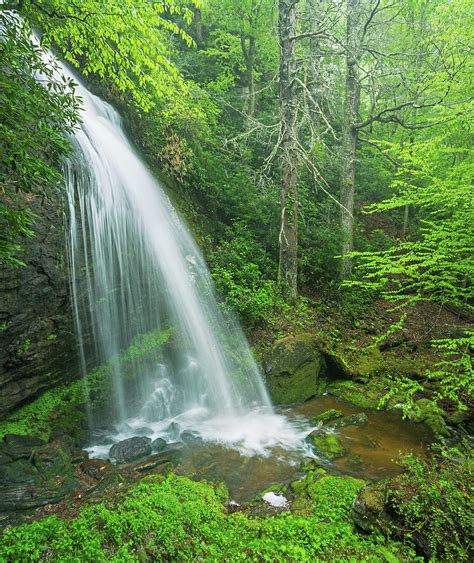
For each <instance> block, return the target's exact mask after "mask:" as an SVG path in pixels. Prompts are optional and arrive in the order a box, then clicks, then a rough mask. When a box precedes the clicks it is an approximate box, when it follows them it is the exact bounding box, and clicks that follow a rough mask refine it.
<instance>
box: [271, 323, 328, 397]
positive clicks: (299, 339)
mask: <svg viewBox="0 0 474 563" xmlns="http://www.w3.org/2000/svg"><path fill="white" fill-rule="evenodd" d="M263 367H264V373H265V379H266V383H267V387H268V390H269V392H270V395H271V397H272V399H273V402H274V403H280V404H282V403H286V404H290V403H301V402H303V401H306V400H307V399H310V398H311V397H314V396H315V395H321V394H322V393H323V392H324V390H325V388H326V383H327V382H326V378H325V376H324V373H325V367H326V364H325V361H324V357H323V354H322V353H321V352H320V351H319V349H318V348H317V344H316V340H315V337H314V336H313V335H311V334H300V335H297V336H287V337H286V338H282V339H281V340H277V342H275V344H274V346H273V348H272V350H271V351H270V353H268V354H267V355H266V357H265V358H264V361H263Z"/></svg>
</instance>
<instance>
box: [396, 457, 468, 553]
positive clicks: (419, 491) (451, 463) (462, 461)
mask: <svg viewBox="0 0 474 563" xmlns="http://www.w3.org/2000/svg"><path fill="white" fill-rule="evenodd" d="M403 467H404V469H405V471H404V473H402V474H401V475H400V476H398V477H397V478H395V479H394V480H393V481H392V482H391V484H390V489H389V493H388V502H389V505H390V506H391V507H392V509H393V510H394V511H395V512H396V514H397V516H398V517H400V518H401V520H402V522H403V526H404V527H405V530H406V531H407V534H408V537H410V536H411V537H417V536H418V537H419V538H422V540H423V541H424V542H426V544H427V545H426V547H427V548H428V549H429V550H430V551H431V552H432V553H433V556H434V558H433V560H436V561H469V560H470V547H472V546H470V540H471V539H472V536H471V533H472V502H471V500H472V460H470V459H469V456H468V455H467V456H466V455H465V453H464V454H463V453H461V452H459V451H458V450H443V449H441V450H440V452H439V455H438V456H437V457H436V459H434V460H430V461H429V462H427V461H425V460H422V459H420V458H417V457H415V456H413V455H409V456H406V457H405V458H404V459H403ZM471 555H472V553H471Z"/></svg>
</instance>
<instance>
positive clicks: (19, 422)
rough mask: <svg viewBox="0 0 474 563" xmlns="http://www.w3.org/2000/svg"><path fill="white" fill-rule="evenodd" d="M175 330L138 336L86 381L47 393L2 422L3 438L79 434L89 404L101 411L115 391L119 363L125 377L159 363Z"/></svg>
mask: <svg viewBox="0 0 474 563" xmlns="http://www.w3.org/2000/svg"><path fill="white" fill-rule="evenodd" d="M171 333H172V329H169V328H168V329H165V330H156V331H151V332H148V333H146V334H142V335H139V336H137V337H136V338H135V339H134V340H133V341H132V343H131V345H130V346H129V347H128V348H127V349H126V350H124V351H123V352H122V353H121V354H120V355H119V357H118V359H117V358H113V359H112V360H110V361H109V362H107V363H106V364H103V365H101V366H99V367H97V368H95V369H94V370H92V371H91V372H89V373H88V374H87V375H86V376H85V377H84V378H82V379H80V380H77V381H74V382H72V383H70V384H68V385H63V386H61V387H56V388H54V389H50V390H48V391H46V392H45V393H43V394H42V395H41V396H40V397H38V399H36V400H35V401H33V402H32V403H29V404H27V405H25V406H23V407H20V408H19V409H18V410H16V411H15V412H14V413H13V414H11V415H10V416H8V417H7V418H6V419H5V420H4V421H1V422H0V438H2V437H3V436H4V435H5V434H21V435H26V434H28V435H32V436H37V437H39V438H43V439H45V440H48V439H49V438H50V436H51V432H52V431H53V429H54V428H56V427H59V428H60V429H61V430H62V431H63V432H65V433H69V434H76V433H77V432H78V430H80V428H81V424H82V423H83V421H84V418H85V408H84V407H85V404H86V403H87V402H88V401H89V400H90V404H91V407H92V408H94V407H100V405H101V404H102V402H103V401H104V398H105V397H107V396H108V395H109V393H110V390H111V375H112V373H113V370H114V369H115V367H116V365H117V363H118V364H119V365H120V367H121V369H122V371H123V373H124V375H125V376H127V373H128V375H131V374H132V373H133V372H135V370H132V369H131V368H132V366H136V363H137V362H140V363H142V362H147V361H150V360H156V359H158V358H159V357H160V355H161V350H162V347H163V345H164V344H165V343H166V342H168V341H169V339H170V336H171Z"/></svg>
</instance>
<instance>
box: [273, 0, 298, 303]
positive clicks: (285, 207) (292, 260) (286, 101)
mask: <svg viewBox="0 0 474 563" xmlns="http://www.w3.org/2000/svg"><path fill="white" fill-rule="evenodd" d="M278 6H279V22H278V23H279V39H280V115H281V152H282V158H281V167H282V172H281V195H280V205H281V226H280V236H279V243H280V263H279V269H278V279H279V282H280V284H281V288H282V291H283V294H284V296H285V297H286V298H287V299H288V300H289V301H292V302H294V301H296V298H297V294H298V153H297V137H296V135H297V132H296V118H297V113H298V102H297V97H296V87H295V78H296V72H297V63H296V53H295V39H294V38H295V36H296V2H295V1H294V0H279V2H278Z"/></svg>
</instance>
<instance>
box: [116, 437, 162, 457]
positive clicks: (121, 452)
mask: <svg viewBox="0 0 474 563" xmlns="http://www.w3.org/2000/svg"><path fill="white" fill-rule="evenodd" d="M151 451H152V446H151V438H147V437H145V436H134V437H133V438H127V439H126V440H122V441H121V442H118V443H117V444H114V445H113V446H112V447H111V448H110V452H109V457H110V458H111V459H113V460H115V461H116V462H117V463H127V462H129V461H135V460H136V459H140V458H142V457H146V456H147V455H150V454H151Z"/></svg>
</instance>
